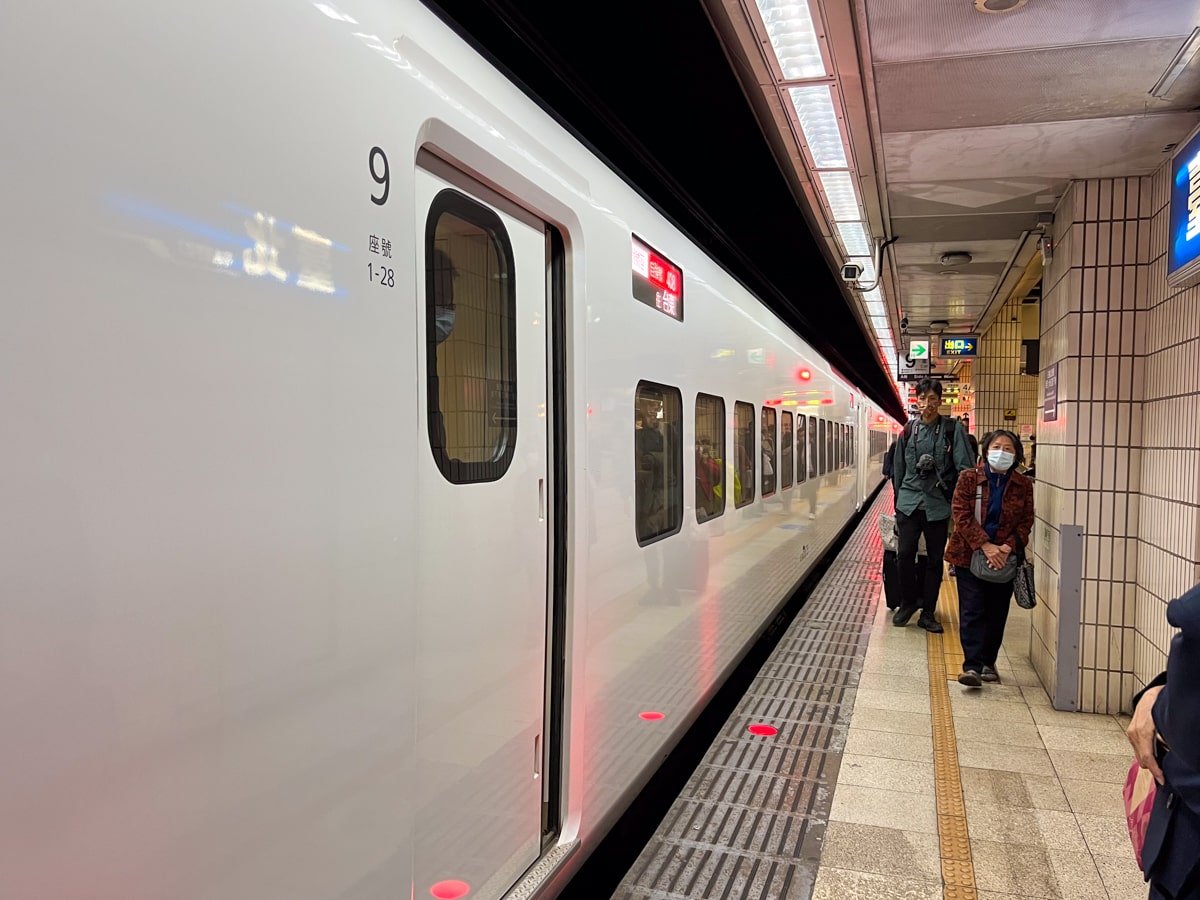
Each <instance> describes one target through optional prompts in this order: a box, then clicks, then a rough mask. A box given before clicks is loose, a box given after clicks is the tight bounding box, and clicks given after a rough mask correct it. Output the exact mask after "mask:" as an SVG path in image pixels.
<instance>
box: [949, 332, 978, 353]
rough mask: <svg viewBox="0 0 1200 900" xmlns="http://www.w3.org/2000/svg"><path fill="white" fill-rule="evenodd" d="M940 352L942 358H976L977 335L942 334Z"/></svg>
mask: <svg viewBox="0 0 1200 900" xmlns="http://www.w3.org/2000/svg"><path fill="white" fill-rule="evenodd" d="M941 351H942V352H941V355H942V356H977V355H978V354H979V335H977V334H943V335H942V338H941Z"/></svg>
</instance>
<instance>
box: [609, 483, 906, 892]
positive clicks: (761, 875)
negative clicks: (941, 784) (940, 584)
mask: <svg viewBox="0 0 1200 900" xmlns="http://www.w3.org/2000/svg"><path fill="white" fill-rule="evenodd" d="M890 507H891V496H890V493H887V492H884V493H882V494H881V495H880V497H879V498H878V499H877V500H876V501H875V503H874V505H873V506H872V508H871V510H870V511H869V512H868V513H867V514H866V516H864V518H863V519H862V521H861V522H860V523H859V525H858V527H857V528H856V529H855V531H854V534H853V535H851V537H850V539H849V540H848V541H847V543H846V545H845V547H844V548H843V549H842V552H841V553H840V554H839V555H838V558H837V559H836V560H835V561H834V562H833V563H832V564H831V565H830V567H829V569H828V570H827V571H826V573H825V575H824V576H823V577H822V579H821V581H820V583H819V584H818V585H817V587H816V588H815V589H814V591H813V592H812V594H811V595H810V597H809V598H808V600H807V601H806V603H805V605H804V608H803V609H801V611H800V613H799V614H798V615H797V617H796V619H795V620H794V621H793V622H792V623H791V625H790V626H789V627H788V630H787V632H786V633H785V634H784V635H783V637H782V638H781V639H780V641H779V643H778V645H777V646H776V648H775V650H774V652H773V653H772V654H771V657H770V658H769V659H768V660H767V662H766V663H765V664H764V665H763V667H762V669H760V671H759V673H758V675H757V676H756V677H755V679H754V681H753V682H752V683H751V685H750V688H749V690H748V691H747V693H746V695H745V696H744V697H743V698H742V700H741V702H740V704H739V706H738V708H737V709H736V710H735V711H734V712H733V713H732V715H730V717H729V719H728V720H727V721H726V723H725V726H724V727H723V728H722V730H721V732H720V735H719V736H718V738H717V739H716V741H715V742H714V744H713V745H712V747H710V748H709V750H708V752H707V754H706V755H705V758H704V760H703V761H702V762H701V764H700V765H699V766H698V767H697V769H696V771H695V772H694V773H693V775H692V777H691V778H690V779H689V780H688V783H687V785H686V786H685V787H684V790H683V792H682V793H681V794H680V796H679V797H678V798H677V799H676V801H675V802H674V804H672V806H671V809H670V810H669V811H668V813H667V815H666V816H665V817H664V819H663V822H662V824H661V825H660V826H659V829H658V831H657V832H656V833H655V835H654V837H653V838H652V839H651V840H650V843H648V844H647V845H646V847H645V849H644V850H643V851H642V853H641V854H640V855H639V856H638V859H637V862H636V863H635V864H634V866H633V868H631V869H630V871H629V873H628V874H627V875H626V876H625V878H624V880H623V881H622V882H621V884H620V886H619V887H618V889H617V892H616V893H615V894H614V896H615V897H623V898H626V897H627V898H647V900H668V898H688V900H698V898H709V897H713V898H717V897H720V898H727V897H728V898H733V897H745V898H751V897H753V898H756V900H758V898H761V900H769V898H780V900H782V898H789V900H790V898H806V897H809V896H811V894H812V888H813V882H814V880H815V877H816V871H817V862H818V860H819V858H820V852H821V843H822V840H823V838H824V833H825V828H826V825H827V823H828V819H829V810H830V806H831V803H832V797H833V789H834V785H835V784H836V782H837V772H838V769H839V767H840V765H841V754H842V749H843V748H844V747H845V743H846V734H847V729H848V728H849V719H850V713H851V711H852V709H853V705H854V697H855V689H856V687H857V685H858V681H859V677H860V675H861V673H862V667H863V657H864V655H865V654H866V649H867V643H868V640H869V632H870V629H871V626H872V624H873V622H874V619H875V612H876V609H877V607H878V605H879V602H880V594H881V579H880V577H879V572H880V568H881V565H882V560H883V548H882V544H881V543H880V541H879V533H878V528H877V520H878V515H879V513H880V512H883V511H884V510H886V509H890ZM759 723H762V724H769V725H771V726H773V727H775V728H777V729H778V733H777V734H775V735H771V736H763V737H760V736H756V735H753V734H751V733H749V731H748V730H747V729H748V727H749V726H750V725H752V724H759Z"/></svg>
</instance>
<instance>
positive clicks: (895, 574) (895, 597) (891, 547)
mask: <svg viewBox="0 0 1200 900" xmlns="http://www.w3.org/2000/svg"><path fill="white" fill-rule="evenodd" d="M879 536H880V537H881V538H882V539H883V596H884V600H885V601H886V602H887V607H888V609H896V608H898V607H899V606H900V598H901V596H903V594H902V592H901V590H900V560H899V558H898V557H897V556H896V517H895V516H889V515H881V516H880V517H879ZM928 563H929V557H928V556H926V555H925V537H924V535H922V537H921V541H920V543H919V544H918V545H917V565H916V569H915V570H914V573H913V574H914V580H915V583H914V584H912V585H910V586H909V589H908V591H907V593H908V596H910V597H919V596H921V588H922V587H923V586H924V584H925V570H926V567H927V565H928Z"/></svg>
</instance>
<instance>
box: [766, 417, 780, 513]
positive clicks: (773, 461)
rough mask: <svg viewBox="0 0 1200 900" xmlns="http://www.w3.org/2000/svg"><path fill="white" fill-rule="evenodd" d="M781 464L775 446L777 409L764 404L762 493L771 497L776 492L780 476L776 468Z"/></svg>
mask: <svg viewBox="0 0 1200 900" xmlns="http://www.w3.org/2000/svg"><path fill="white" fill-rule="evenodd" d="M778 465H779V460H778V458H777V455H776V447H775V410H773V409H771V408H770V407H769V406H764V407H763V411H762V495H763V496H764V497H770V496H771V495H772V494H773V493H775V485H776V483H777V482H778V480H779V479H778V476H777V475H776V472H775V469H776V467H777V466H778Z"/></svg>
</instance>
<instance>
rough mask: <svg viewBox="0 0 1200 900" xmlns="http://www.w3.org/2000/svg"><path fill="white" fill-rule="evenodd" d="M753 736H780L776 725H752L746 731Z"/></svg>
mask: <svg viewBox="0 0 1200 900" xmlns="http://www.w3.org/2000/svg"><path fill="white" fill-rule="evenodd" d="M746 730H747V731H748V732H750V733H751V734H757V735H759V736H760V737H774V736H775V735H777V734H779V729H778V728H776V727H775V726H774V725H751V726H750V727H749V728H747V729H746Z"/></svg>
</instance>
